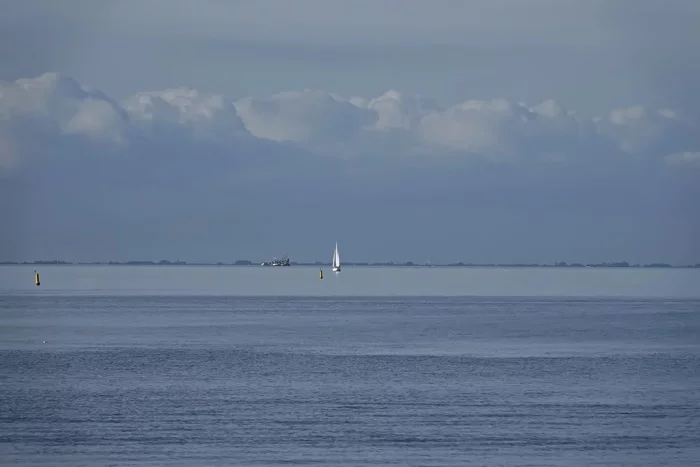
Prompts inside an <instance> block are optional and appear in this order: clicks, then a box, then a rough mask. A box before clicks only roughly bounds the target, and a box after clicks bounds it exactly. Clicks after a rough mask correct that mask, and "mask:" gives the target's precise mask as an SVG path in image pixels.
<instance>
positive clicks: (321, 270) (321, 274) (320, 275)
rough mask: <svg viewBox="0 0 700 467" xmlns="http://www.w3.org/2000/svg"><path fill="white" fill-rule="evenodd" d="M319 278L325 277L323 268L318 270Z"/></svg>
mask: <svg viewBox="0 0 700 467" xmlns="http://www.w3.org/2000/svg"><path fill="white" fill-rule="evenodd" d="M318 278H319V279H323V269H319V270H318Z"/></svg>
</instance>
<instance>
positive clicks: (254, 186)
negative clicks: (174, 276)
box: [0, 0, 700, 262]
mask: <svg viewBox="0 0 700 467" xmlns="http://www.w3.org/2000/svg"><path fill="white" fill-rule="evenodd" d="M698 46H700V4H699V2H694V1H689V0H688V1H685V0H675V1H666V2H658V1H649V0H636V1H634V2H633V1H631V0H618V1H615V2H609V1H602V0H600V1H595V0H594V1H590V0H589V1H577V0H556V1H555V0H531V1H528V2H521V1H515V0H488V1H487V0H474V1H441V0H432V1H417V0H372V1H370V0H352V1H351V0H346V1H341V0H296V1H294V2H289V1H284V0H255V1H246V0H238V1H234V0H231V1H225V0H207V1H185V0H139V1H137V0H124V1H109V0H105V1H82V0H63V1H61V2H56V1H49V0H22V1H14V0H8V1H6V2H4V3H3V14H2V16H0V79H2V80H4V84H3V85H2V86H3V87H2V94H0V183H1V185H0V195H2V199H3V201H1V202H0V215H2V216H3V219H5V220H7V221H8V222H2V223H0V235H2V236H3V237H4V239H6V240H8V241H4V242H2V243H3V246H0V259H4V258H7V259H32V258H45V257H61V258H66V259H76V260H77V259H86V260H89V259H129V258H142V257H147V258H152V259H160V258H161V257H168V258H172V257H181V258H186V259H190V260H219V259H222V260H230V259H235V258H246V257H250V258H251V259H253V258H254V259H259V258H260V257H261V256H262V257H263V258H264V257H267V256H271V255H275V254H279V253H281V252H285V251H286V252H288V253H289V254H290V255H291V256H292V257H293V259H300V260H303V259H319V258H321V259H322V258H325V257H326V256H329V254H328V252H327V251H326V250H328V249H329V248H331V250H332V246H333V244H334V242H335V241H336V240H338V241H340V242H342V245H343V248H344V251H345V252H346V253H345V254H344V257H345V258H348V259H349V260H350V259H357V260H414V261H424V260H427V259H429V258H430V259H432V260H433V261H434V262H435V261H456V260H463V261H502V262H509V261H537V262H551V261H555V260H565V261H605V260H618V259H627V260H630V261H673V262H700V245H698V240H697V238H700V236H699V234H700V221H699V220H698V216H699V214H698V212H699V211H700V210H698V209H697V207H696V203H697V201H696V200H697V199H698V194H700V189H698V186H699V185H700V183H698V182H700V178H699V177H698V173H699V172H700V170H699V169H698V167H699V166H700V138H699V137H698V135H699V134H700V124H699V121H700V111H699V109H700V97H699V96H700V92H698V86H697V83H698V82H700V60H698V59H697V58H698V55H697V50H698ZM47 72H57V73H59V74H58V75H43V74H44V73H47ZM42 75H43V77H42V78H38V79H36V80H35V81H31V82H30V81H20V82H15V80H18V79H23V78H37V77H39V76H42ZM73 80H77V81H73ZM28 83H29V84H31V85H29V84H28ZM80 85H83V86H86V87H87V89H97V90H99V91H103V93H95V92H92V93H91V92H85V91H81V90H80ZM174 88H177V90H175V91H172V90H171V91H169V92H164V91H166V90H168V89H174ZM304 90H310V91H308V92H304ZM389 90H393V91H392V92H390V93H388V94H385V93H387V91H389ZM142 92H151V94H141V95H136V96H134V95H135V94H137V93H142ZM279 93H282V94H279ZM418 96H420V97H418ZM373 99H374V100H373ZM550 100H551V101H550ZM465 101H471V102H468V103H466V104H465ZM543 101H545V103H544V104H541V103H542V102H543ZM520 103H522V104H520ZM540 104H541V105H540ZM68 220H70V222H68ZM276 220H279V221H280V222H279V223H276V222H277V221H276ZM329 245H330V246H329Z"/></svg>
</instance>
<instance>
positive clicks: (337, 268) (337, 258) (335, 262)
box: [333, 242, 340, 272]
mask: <svg viewBox="0 0 700 467" xmlns="http://www.w3.org/2000/svg"><path fill="white" fill-rule="evenodd" d="M333 272H340V255H339V254H338V242H335V251H334V252H333Z"/></svg>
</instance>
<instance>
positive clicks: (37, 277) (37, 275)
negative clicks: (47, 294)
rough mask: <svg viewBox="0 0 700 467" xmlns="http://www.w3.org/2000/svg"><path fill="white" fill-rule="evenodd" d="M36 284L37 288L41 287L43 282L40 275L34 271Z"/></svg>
mask: <svg viewBox="0 0 700 467" xmlns="http://www.w3.org/2000/svg"><path fill="white" fill-rule="evenodd" d="M34 283H35V284H36V286H37V287H39V286H40V285H41V281H40V280H39V273H38V272H36V271H34Z"/></svg>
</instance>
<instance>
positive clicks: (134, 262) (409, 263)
mask: <svg viewBox="0 0 700 467" xmlns="http://www.w3.org/2000/svg"><path fill="white" fill-rule="evenodd" d="M265 262H266V261H257V262H256V261H251V260H234V261H232V262H223V261H217V262H208V261H193V262H187V261H181V260H179V259H178V260H175V261H170V260H165V259H162V260H158V261H153V260H124V261H115V260H107V261H66V260H58V259H54V260H34V261H26V260H25V261H0V266H28V265H29V266H31V265H33V266H61V265H64V266H70V265H75V266H91V265H92V266H100V265H104V266H237V267H241V266H264V267H287V266H271V265H265V264H262V263H265ZM344 264H345V265H346V266H375V267H376V266H396V267H520V268H528V267H529V268H535V267H540V268H676V269H688V268H691V269H692V268H700V263H695V264H692V263H686V264H682V265H681V264H671V263H664V262H652V263H629V262H627V261H612V262H607V261H605V262H601V263H581V262H573V263H567V262H566V261H555V262H553V263H470V262H464V261H457V262H452V263H432V262H430V261H428V262H424V263H414V262H413V261H404V262H395V261H346V262H344ZM331 265H332V264H331V263H330V262H326V261H310V262H309V261H290V266H331Z"/></svg>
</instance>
